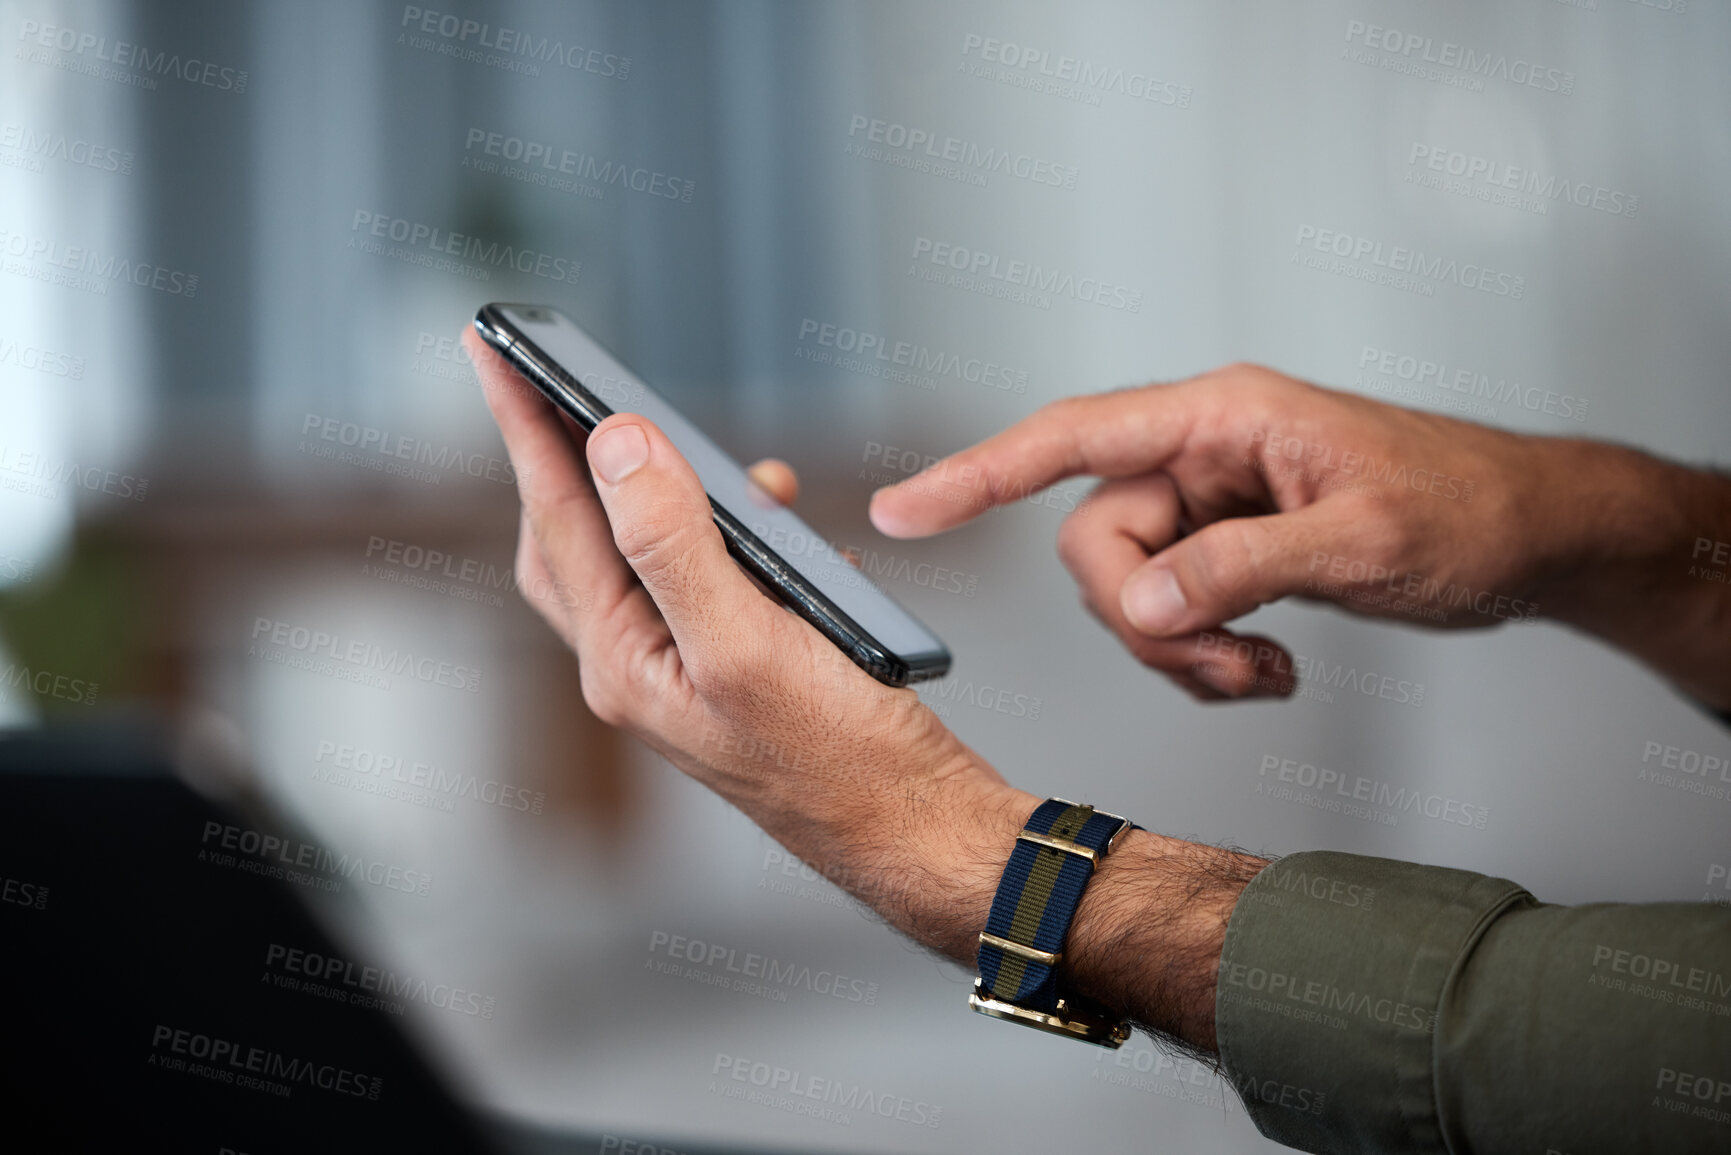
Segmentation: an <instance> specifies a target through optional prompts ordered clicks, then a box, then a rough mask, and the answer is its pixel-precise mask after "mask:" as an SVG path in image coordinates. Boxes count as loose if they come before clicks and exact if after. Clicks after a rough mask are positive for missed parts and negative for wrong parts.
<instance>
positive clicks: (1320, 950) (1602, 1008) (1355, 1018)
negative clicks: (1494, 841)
mask: <svg viewBox="0 0 1731 1155" xmlns="http://www.w3.org/2000/svg"><path fill="white" fill-rule="evenodd" d="M1215 1019H1216V1033H1217V1035H1218V1037H1219V1042H1220V1058H1221V1062H1222V1064H1223V1065H1224V1067H1225V1068H1226V1073H1227V1076H1228V1077H1229V1079H1230V1080H1231V1082H1232V1083H1233V1085H1234V1086H1236V1087H1237V1088H1238V1091H1239V1094H1240V1095H1241V1097H1242V1098H1243V1099H1244V1103H1245V1106H1246V1108H1247V1109H1248V1110H1249V1112H1250V1115H1251V1118H1252V1119H1253V1120H1255V1122H1256V1125H1257V1127H1258V1129H1260V1130H1261V1131H1262V1133H1263V1134H1264V1135H1266V1136H1268V1137H1269V1138H1271V1139H1275V1140H1278V1141H1280V1142H1282V1143H1285V1144H1288V1145H1289V1146H1293V1147H1297V1148H1299V1149H1301V1150H1305V1151H1329V1152H1335V1151H1340V1152H1346V1151H1353V1152H1359V1151H1363V1152H1370V1151H1378V1152H1427V1153H1428V1152H1452V1153H1454V1155H1464V1153H1466V1152H1472V1153H1473V1155H1490V1153H1493V1152H1522V1153H1526V1155H1597V1153H1599V1152H1606V1153H1609V1152H1617V1153H1625V1152H1631V1151H1663V1152H1667V1153H1670V1152H1696V1151H1701V1152H1706V1151H1714V1152H1720V1153H1723V1152H1726V1151H1731V908H1728V907H1724V906H1712V905H1708V904H1698V903H1662V904H1652V905H1610V904H1600V905H1592V906H1576V907H1565V906H1549V905H1545V904H1542V903H1539V902H1538V901H1537V900H1535V899H1534V898H1533V896H1532V895H1530V894H1528V893H1527V892H1526V891H1524V890H1522V889H1521V888H1520V887H1519V886H1516V885H1515V884H1514V883H1512V882H1509V881H1507V880H1504V879H1500V878H1491V877H1488V876H1486V875H1482V874H1474V873H1472V872H1470V871H1463V870H1449V869H1445V868H1442V867H1431V866H1418V865H1415V864H1413V863H1407V862H1395V861H1391V860H1389V859H1382V858H1365V857H1362V856H1359V855H1353V854H1336V853H1333V852H1327V851H1317V852H1309V853H1304V854H1295V855H1291V856H1290V857H1287V858H1283V859H1281V860H1280V861H1278V862H1276V863H1273V864H1272V865H1270V866H1269V867H1267V868H1266V869H1264V870H1263V871H1262V872H1261V873H1260V874H1258V875H1257V876H1256V878H1255V879H1254V880H1253V881H1252V882H1251V884H1250V885H1249V886H1248V887H1247V888H1246V889H1245V891H1244V894H1243V895H1242V896H1241V897H1240V898H1239V901H1238V905H1237V907H1236V909H1235V910H1234V911H1233V914H1232V920H1231V922H1230V924H1229V925H1228V927H1227V931H1226V945H1225V949H1224V951H1223V953H1222V956H1221V960H1220V975H1219V987H1218V990H1217V993H1216V996H1215Z"/></svg>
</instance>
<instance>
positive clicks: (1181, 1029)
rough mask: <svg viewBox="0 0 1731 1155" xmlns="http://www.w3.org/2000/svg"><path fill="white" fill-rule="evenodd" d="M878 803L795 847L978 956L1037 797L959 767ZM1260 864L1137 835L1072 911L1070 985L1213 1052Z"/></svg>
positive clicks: (917, 930) (1066, 965)
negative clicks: (1219, 986) (1238, 929)
mask: <svg viewBox="0 0 1731 1155" xmlns="http://www.w3.org/2000/svg"><path fill="white" fill-rule="evenodd" d="M882 803H883V806H882V808H881V809H878V810H875V811H874V813H873V814H872V815H871V817H869V818H864V819H860V820H856V821H854V822H853V824H852V825H851V827H850V829H848V830H845V831H843V830H836V831H830V832H828V833H826V834H823V835H821V838H822V841H823V845H821V846H819V845H809V846H796V845H791V844H790V845H789V846H788V848H789V849H790V850H793V851H794V852H795V853H796V854H799V855H800V856H801V857H803V858H805V859H806V860H807V861H808V862H812V863H814V864H818V866H819V869H820V870H822V871H823V872H824V873H825V874H826V875H828V876H829V877H830V878H831V880H832V881H834V882H836V883H838V884H839V885H841V886H843V887H844V888H846V889H847V890H849V891H851V892H852V893H853V894H854V895H855V897H857V898H859V899H860V900H861V901H863V902H865V903H867V904H868V905H870V906H871V907H872V908H873V909H874V910H876V911H877V912H878V913H879V914H880V915H882V916H883V917H884V919H885V920H886V921H887V922H889V923H890V924H891V925H892V926H894V927H896V929H898V930H900V931H902V932H903V933H904V934H907V935H908V936H909V937H911V938H913V939H914V940H915V941H917V942H920V943H922V944H923V945H925V946H927V947H930V948H931V949H933V950H936V951H938V952H939V953H941V954H944V955H946V956H948V957H950V958H952V959H955V960H956V961H957V962H960V963H963V964H965V965H967V966H972V965H974V961H975V957H976V954H977V952H978V950H979V934H980V931H981V930H983V929H984V928H985V925H986V915H987V913H988V912H989V910H990V909H991V905H992V896H993V895H994V894H995V893H996V891H997V887H998V882H999V879H1000V878H1001V876H1002V875H1003V872H1004V866H1005V864H1006V863H1007V862H1008V861H1009V857H1010V852H1011V850H1012V849H1013V848H1014V846H1015V842H1016V834H1017V832H1018V831H1020V830H1021V829H1022V826H1023V824H1024V823H1025V822H1026V821H1027V819H1028V816H1029V815H1030V814H1032V813H1033V810H1034V808H1035V807H1036V806H1038V805H1039V803H1040V799H1039V798H1037V797H1036V796H1034V795H1032V794H1029V793H1027V792H1026V791H1022V790H1016V789H1014V788H1013V787H1009V786H1005V785H1002V784H1001V783H995V782H991V783H988V782H983V781H981V780H979V779H976V778H973V777H970V776H967V775H956V776H953V777H951V778H950V779H948V780H945V781H941V782H938V783H934V784H933V785H932V786H930V787H929V788H927V790H926V791H924V792H923V793H922V795H921V796H920V797H919V798H917V799H908V798H898V797H896V796H893V795H892V796H890V797H887V798H885V799H883V800H882ZM874 832H881V835H882V836H874ZM772 833H773V832H772ZM796 840H798V839H796ZM784 844H785V837H784ZM1265 865H1267V863H1266V861H1265V860H1263V859H1259V858H1254V857H1252V856H1250V855H1246V854H1239V853H1235V852H1233V851H1228V850H1220V849H1217V848H1215V847H1212V846H1204V845H1200V844H1197V843H1192V842H1184V841H1182V840H1180V839H1176V838H1167V837H1164V836H1162V835H1158V834H1154V833H1151V832H1149V831H1146V830H1133V831H1130V832H1129V833H1128V834H1127V835H1125V837H1124V838H1123V839H1121V840H1120V842H1119V844H1118V845H1117V846H1116V847H1115V848H1114V849H1113V851H1112V853H1111V854H1109V855H1107V856H1106V857H1105V858H1103V859H1102V860H1101V864H1100V866H1099V868H1098V869H1097V871H1096V872H1095V874H1094V877H1093V878H1092V880H1091V881H1090V882H1089V884H1088V888H1087V890H1086V891H1085V892H1084V895H1083V898H1082V903H1081V906H1080V907H1079V908H1078V909H1077V912H1076V918H1075V921H1074V922H1073V923H1072V924H1071V927H1070V933H1069V936H1068V937H1067V939H1066V940H1065V944H1064V962H1063V964H1062V967H1061V975H1062V980H1063V984H1064V987H1065V989H1066V990H1068V991H1071V992H1073V993H1075V994H1079V995H1083V996H1086V997H1088V998H1090V999H1093V1000H1095V1001H1096V1002H1099V1003H1101V1004H1103V1005H1105V1006H1107V1007H1109V1008H1111V1009H1113V1010H1114V1011H1117V1012H1118V1013H1120V1014H1123V1015H1125V1016H1127V1017H1129V1018H1131V1019H1132V1020H1134V1021H1135V1022H1137V1023H1139V1024H1141V1025H1144V1026H1147V1027H1150V1028H1153V1029H1154V1030H1156V1031H1158V1032H1160V1033H1162V1034H1164V1035H1167V1036H1170V1037H1172V1038H1174V1039H1176V1040H1178V1041H1180V1042H1181V1043H1182V1044H1183V1045H1185V1046H1188V1047H1191V1048H1194V1049H1197V1050H1201V1051H1213V1050H1214V1049H1215V1037H1214V1002H1215V972H1216V970H1217V969H1218V967H1219V964H1220V951H1221V944H1222V943H1223V942H1224V941H1225V937H1226V925H1227V922H1228V920H1229V919H1230V918H1231V915H1232V910H1233V907H1234V905H1235V904H1236V902H1237V900H1238V895H1239V893H1240V892H1241V891H1242V890H1243V889H1244V887H1245V886H1246V885H1247V884H1248V883H1249V881H1250V880H1251V879H1252V878H1254V877H1255V876H1256V874H1257V872H1258V871H1259V870H1261V869H1262V867H1264V866H1265Z"/></svg>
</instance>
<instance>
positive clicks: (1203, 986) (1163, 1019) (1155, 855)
mask: <svg viewBox="0 0 1731 1155" xmlns="http://www.w3.org/2000/svg"><path fill="white" fill-rule="evenodd" d="M1266 865H1268V862H1267V860H1266V859H1262V858H1256V857H1254V856H1252V855H1248V854H1240V853H1238V852H1235V851H1230V850H1222V849H1220V848H1218V847H1214V846H1207V845H1204V844H1201V843H1195V842H1186V841H1184V840H1182V839H1178V838H1168V837H1166V836H1164V835H1160V834H1155V833H1153V832H1151V831H1146V830H1132V831H1130V832H1129V833H1128V834H1126V835H1125V837H1124V839H1123V840H1122V841H1121V842H1120V844H1119V845H1118V847H1117V848H1116V849H1114V850H1113V851H1112V853H1111V854H1109V855H1107V856H1106V857H1105V858H1104V859H1102V860H1101V863H1100V867H1099V868H1098V869H1097V870H1096V871H1095V874H1094V877H1093V879H1092V880H1091V881H1090V882H1089V885H1088V889H1087V891H1086V892H1085V893H1084V894H1083V896H1082V903H1081V906H1080V907H1079V908H1078V910H1077V912H1076V919H1075V921H1074V922H1073V923H1072V924H1071V925H1070V935H1069V940H1068V943H1067V945H1066V951H1065V965H1064V972H1063V978H1064V980H1065V982H1066V983H1067V984H1068V985H1069V987H1070V988H1071V989H1073V990H1075V991H1076V992H1078V993H1080V994H1083V995H1086V996H1087V997H1089V998H1091V999H1093V1000H1095V1001H1096V1002H1099V1003H1102V1004H1104V1005H1105V1006H1107V1007H1110V1008H1112V1009H1113V1010H1114V1011H1116V1012H1118V1013H1120V1014H1123V1015H1125V1016H1126V1017H1128V1018H1130V1019H1131V1020H1133V1021H1135V1022H1137V1023H1139V1024H1141V1025H1143V1026H1146V1027H1149V1028H1152V1029H1153V1030H1154V1031H1156V1032H1158V1033H1159V1034H1162V1035H1165V1036H1168V1037H1170V1038H1172V1039H1175V1040H1177V1041H1178V1042H1180V1043H1181V1044H1183V1045H1185V1046H1188V1047H1192V1048H1195V1049H1199V1050H1203V1051H1214V1050H1215V1049H1216V1043H1215V1036H1214V998H1215V987H1216V975H1217V972H1218V971H1219V969H1220V954H1221V950H1222V948H1223V947H1224V945H1225V942H1226V926H1227V923H1228V922H1229V921H1230V920H1231V918H1232V911H1233V909H1234V908H1235V907H1236V906H1237V903H1238V896H1239V895H1240V894H1242V893H1243V891H1244V888H1245V887H1246V886H1248V885H1249V883H1250V880H1251V879H1252V878H1254V877H1256V874H1257V872H1258V871H1260V870H1261V869H1262V868H1263V867H1264V866H1266Z"/></svg>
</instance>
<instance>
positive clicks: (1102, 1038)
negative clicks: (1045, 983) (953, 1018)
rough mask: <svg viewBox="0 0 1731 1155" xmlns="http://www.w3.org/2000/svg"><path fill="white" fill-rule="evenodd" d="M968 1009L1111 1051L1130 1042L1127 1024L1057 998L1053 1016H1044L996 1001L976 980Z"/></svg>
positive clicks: (1034, 1011)
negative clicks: (1056, 1007) (1055, 1010)
mask: <svg viewBox="0 0 1731 1155" xmlns="http://www.w3.org/2000/svg"><path fill="white" fill-rule="evenodd" d="M968 1006H970V1007H972V1008H973V1009H974V1010H976V1011H978V1012H979V1013H980V1014H982V1015H990V1016H992V1018H994V1019H1003V1020H1005V1021H1006V1022H1011V1023H1020V1024H1021V1025H1022V1026H1024V1027H1033V1028H1034V1029H1035V1030H1037V1031H1045V1032H1047V1033H1048V1034H1053V1035H1062V1036H1064V1037H1065V1038H1066V1039H1077V1040H1079V1041H1081V1042H1084V1043H1093V1044H1094V1045H1095V1046H1097V1047H1108V1048H1110V1049H1112V1050H1117V1049H1118V1048H1119V1047H1122V1046H1123V1045H1124V1043H1125V1041H1126V1040H1127V1039H1129V1038H1130V1024H1129V1023H1128V1022H1125V1021H1122V1020H1116V1021H1115V1020H1114V1019H1112V1018H1111V1017H1110V1016H1108V1015H1106V1014H1104V1013H1101V1012H1099V1011H1096V1010H1094V1009H1093V1008H1092V1007H1090V1006H1081V1005H1078V1004H1077V1003H1075V1002H1072V1001H1071V1000H1069V999H1064V998H1060V999H1059V1000H1058V1011H1057V1013H1056V1014H1047V1013H1046V1012H1044V1011H1036V1010H1034V1009H1032V1008H1030V1007H1024V1006H1019V1005H1018V1004H1016V1003H1012V1002H1006V1001H1005V1000H1003V999H1000V998H998V997H996V996H995V995H993V994H992V993H991V992H990V991H988V990H986V985H985V982H984V980H982V979H978V978H976V979H975V980H974V989H973V991H972V992H971V993H970V994H969V995H968Z"/></svg>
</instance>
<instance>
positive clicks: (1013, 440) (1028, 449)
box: [871, 382, 1198, 537]
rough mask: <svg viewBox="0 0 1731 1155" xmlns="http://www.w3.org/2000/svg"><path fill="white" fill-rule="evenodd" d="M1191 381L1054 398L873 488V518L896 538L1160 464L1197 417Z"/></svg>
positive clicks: (935, 529) (947, 526)
mask: <svg viewBox="0 0 1731 1155" xmlns="http://www.w3.org/2000/svg"><path fill="white" fill-rule="evenodd" d="M1189 384H1190V383H1189V382H1184V383H1180V384H1177V385H1143V386H1140V387H1138V388H1134V389H1121V390H1118V391H1116V392H1113V393H1095V394H1091V395H1087V396H1082V397H1066V398H1064V399H1063V400H1061V401H1054V402H1052V403H1051V404H1049V405H1046V406H1044V407H1042V408H1041V409H1040V411H1039V412H1037V413H1035V414H1033V415H1032V416H1029V417H1026V418H1023V419H1022V420H1021V421H1018V422H1017V423H1016V424H1014V425H1012V426H1010V427H1009V428H1008V429H1006V430H1004V431H1003V432H1002V433H999V434H997V435H996V436H993V437H990V438H987V439H986V440H985V441H982V442H980V443H979V444H978V445H975V446H972V447H971V448H968V449H964V450H962V451H961V452H960V453H956V454H952V455H951V456H949V457H946V458H944V459H943V460H942V461H939V462H938V463H937V464H935V465H932V466H929V467H927V468H926V469H923V470H921V471H920V472H919V473H916V474H915V475H914V476H912V477H910V478H908V479H907V480H906V481H898V482H897V483H896V484H894V485H891V486H886V487H885V488H883V489H880V490H878V491H877V492H876V493H875V494H873V495H872V502H871V519H872V524H873V525H875V526H877V528H878V529H879V530H880V531H882V532H883V533H885V534H888V535H889V536H890V537H924V536H925V535H927V534H932V533H941V532H942V531H944V530H946V529H953V528H955V527H956V526H958V525H961V524H962V523H963V522H966V521H969V520H971V519H972V518H974V517H977V516H979V515H980V514H982V513H984V512H986V511H987V510H988V509H991V508H993V507H995V506H999V505H1007V504H1009V503H1010V502H1014V501H1020V500H1022V499H1023V498H1025V497H1029V496H1032V495H1033V494H1036V493H1038V492H1039V491H1040V490H1042V489H1045V488H1046V487H1047V486H1049V485H1051V484H1053V483H1054V482H1058V481H1062V480H1064V479H1065V478H1066V477H1076V476H1078V475H1083V474H1088V475H1092V476H1096V477H1127V476H1131V475H1133V474H1138V473H1146V472H1148V471H1149V470H1152V469H1158V468H1160V467H1161V466H1162V465H1164V464H1165V463H1166V462H1167V461H1168V460H1170V459H1171V458H1172V457H1173V456H1174V455H1175V454H1177V452H1178V451H1179V450H1180V449H1181V448H1182V447H1183V445H1184V442H1185V439H1186V438H1187V437H1188V436H1189V435H1190V431H1191V430H1192V428H1194V426H1195V423H1196V419H1197V410H1198V406H1197V404H1196V401H1197V398H1198V393H1197V391H1196V390H1194V389H1191V388H1188V387H1187V386H1188V385H1189Z"/></svg>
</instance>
